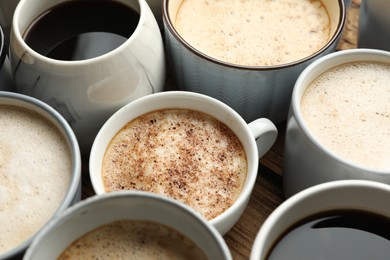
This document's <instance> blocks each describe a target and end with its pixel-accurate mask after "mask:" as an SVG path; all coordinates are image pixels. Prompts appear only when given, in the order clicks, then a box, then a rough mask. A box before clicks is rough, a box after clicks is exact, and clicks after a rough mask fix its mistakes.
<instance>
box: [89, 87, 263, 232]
mask: <svg viewBox="0 0 390 260" xmlns="http://www.w3.org/2000/svg"><path fill="white" fill-rule="evenodd" d="M172 95H174V96H175V99H178V100H179V99H183V98H188V99H194V98H196V99H201V100H206V101H211V102H212V103H213V104H215V105H214V106H219V107H221V108H222V109H223V110H225V111H228V113H229V115H230V116H231V118H234V120H237V121H238V122H239V124H240V125H241V126H242V127H241V128H242V130H243V131H245V136H246V137H248V139H249V138H252V139H253V142H252V141H251V142H250V144H248V148H249V149H250V150H251V152H250V153H248V151H247V150H245V151H246V157H247V165H248V171H249V170H250V169H252V166H251V165H250V164H251V162H257V161H258V158H259V156H258V150H257V147H256V141H255V139H254V137H253V135H252V133H251V132H250V129H249V126H248V124H247V123H246V122H245V121H244V119H243V118H242V117H241V116H240V115H239V114H238V113H237V112H236V111H235V110H233V109H232V108H231V107H229V106H228V105H227V104H225V103H223V102H222V101H219V100H217V99H215V98H213V97H210V96H207V95H204V94H200V93H196V92H189V91H167V92H159V93H154V94H150V95H148V96H144V97H142V98H139V99H137V100H135V101H132V102H131V103H129V104H127V105H125V106H124V107H122V108H121V109H119V110H118V111H117V112H116V113H114V114H113V115H112V116H111V117H110V118H109V119H108V120H107V121H106V123H104V125H103V126H102V127H101V129H100V131H99V132H98V134H97V135H96V138H95V140H94V142H93V144H92V148H91V153H90V160H89V169H90V170H89V174H90V179H91V183H92V186H93V188H94V190H95V192H96V193H97V194H100V193H101V191H99V190H98V189H97V187H99V186H100V185H99V184H97V183H96V181H94V180H95V178H96V176H94V175H95V174H96V173H95V174H93V172H94V171H96V170H95V168H96V166H95V163H96V159H91V158H93V157H94V156H96V155H95V154H96V153H97V150H98V149H103V148H99V147H98V142H100V141H99V139H100V138H101V136H102V135H103V134H104V132H105V131H108V132H111V131H110V130H109V128H110V125H111V124H112V122H115V121H116V120H118V119H117V117H118V115H120V114H124V113H126V112H125V111H126V110H129V109H130V108H132V107H134V106H135V107H138V106H140V105H139V104H140V103H145V102H154V100H156V99H160V98H161V97H163V98H164V99H167V98H170V96H172ZM130 110H131V109H130ZM206 113H207V112H206ZM209 114H210V115H211V116H213V115H212V113H209ZM140 115H141V114H140ZM140 115H138V116H140ZM213 117H215V116H213ZM218 120H220V119H218ZM230 120H231V119H230ZM227 125H228V124H227ZM228 126H229V125H228ZM229 128H231V127H230V126H229ZM235 134H236V135H237V137H239V135H238V134H237V133H235ZM112 137H113V135H112V136H111V137H110V138H112ZM240 141H241V142H242V143H243V140H242V139H241V138H240ZM243 145H244V144H243ZM244 148H245V147H244ZM104 150H105V148H104ZM253 171H256V173H255V174H249V173H247V175H246V180H245V184H244V186H243V188H242V190H241V192H240V195H239V196H238V197H237V199H236V200H235V201H234V202H233V204H232V205H231V206H230V207H229V208H228V209H226V210H225V211H223V212H222V213H221V214H219V215H218V216H216V217H215V218H213V219H210V220H209V221H210V223H211V224H212V225H214V226H219V225H220V224H221V223H222V222H224V221H226V220H228V219H230V218H231V217H232V216H233V215H234V214H235V213H236V212H238V211H239V209H240V207H241V206H242V205H244V204H245V202H246V200H247V199H248V198H249V197H250V195H251V193H252V190H253V187H254V185H255V182H256V178H257V171H258V164H256V165H253ZM103 193H107V192H106V191H104V192H103Z"/></svg>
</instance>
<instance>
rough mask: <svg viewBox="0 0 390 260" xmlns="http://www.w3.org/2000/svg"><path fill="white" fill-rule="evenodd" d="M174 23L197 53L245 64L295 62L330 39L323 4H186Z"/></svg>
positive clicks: (234, 0)
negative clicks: (198, 51)
mask: <svg viewBox="0 0 390 260" xmlns="http://www.w3.org/2000/svg"><path fill="white" fill-rule="evenodd" d="M173 24H174V26H175V28H176V30H177V31H178V32H179V34H180V35H181V36H182V37H183V38H184V39H185V40H186V41H187V42H188V43H189V44H191V45H192V46H194V47H195V48H196V49H198V50H200V51H201V52H203V53H205V54H207V55H209V56H212V57H215V58H217V59H220V60H222V61H226V62H229V63H233V64H240V65H257V66H270V65H277V64H285V63H289V62H293V61H296V60H299V59H302V58H305V57H307V56H309V55H311V54H313V53H315V52H316V51H318V50H319V49H320V48H322V47H323V46H324V45H325V44H326V43H327V42H328V40H329V39H330V37H331V36H330V21H329V17H328V14H327V11H326V9H325V8H324V7H323V5H322V3H321V1H319V0H299V1H297V0H278V1H270V0H246V1H243V0H186V1H183V2H182V4H181V6H180V8H179V10H178V13H177V15H176V17H175V19H174V21H173Z"/></svg>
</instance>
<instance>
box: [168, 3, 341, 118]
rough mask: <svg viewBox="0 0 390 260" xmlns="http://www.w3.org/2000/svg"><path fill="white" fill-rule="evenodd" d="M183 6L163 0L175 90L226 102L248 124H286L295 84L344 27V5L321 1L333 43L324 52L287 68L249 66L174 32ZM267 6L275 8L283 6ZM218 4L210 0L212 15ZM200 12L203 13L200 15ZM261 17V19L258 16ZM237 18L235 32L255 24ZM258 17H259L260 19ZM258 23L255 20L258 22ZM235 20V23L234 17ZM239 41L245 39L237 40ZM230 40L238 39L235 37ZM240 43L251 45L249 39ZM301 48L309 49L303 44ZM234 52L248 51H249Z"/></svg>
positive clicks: (327, 51) (318, 51)
mask: <svg viewBox="0 0 390 260" xmlns="http://www.w3.org/2000/svg"><path fill="white" fill-rule="evenodd" d="M183 2H185V1H183V0H164V1H163V6H162V11H163V22H164V32H165V34H164V36H165V43H166V49H167V59H168V62H169V63H168V64H169V66H170V70H171V71H172V75H173V77H174V79H175V80H176V84H177V86H178V87H179V88H180V89H181V90H188V91H193V92H197V93H202V94H206V95H208V96H211V97H214V98H216V99H218V100H220V101H222V102H224V103H226V104H227V105H229V106H230V107H231V108H233V109H234V110H236V111H237V112H238V113H239V114H240V115H241V116H242V117H243V118H244V119H245V120H246V121H247V122H251V121H252V120H254V119H256V118H260V117H265V118H268V119H270V120H271V121H272V122H273V123H275V124H277V123H280V122H283V121H285V120H286V118H287V113H288V104H289V101H290V99H291V93H292V89H293V87H294V82H295V81H296V79H297V77H298V76H299V74H300V72H302V70H303V69H304V68H305V67H306V66H307V65H309V64H310V63H311V62H313V61H314V60H316V59H317V58H319V57H321V56H323V55H325V54H328V53H331V52H333V51H335V50H336V47H337V43H338V40H339V39H340V37H341V32H342V29H343V27H344V23H345V5H344V1H343V0H322V3H323V5H324V6H325V8H326V9H327V13H328V14H329V18H330V21H331V22H330V24H329V28H330V32H329V40H328V42H327V43H326V44H324V46H323V47H321V48H320V49H319V50H317V51H315V52H314V53H313V54H311V55H308V56H307V57H304V58H300V59H297V60H294V61H291V62H286V63H285V64H278V65H261V66H247V65H240V64H235V63H231V62H226V61H222V59H217V58H214V57H211V56H210V55H207V54H205V53H204V52H203V51H201V50H199V49H197V48H196V47H194V46H193V45H191V44H190V43H188V41H186V39H184V38H183V37H182V36H181V35H180V34H179V32H178V31H177V29H176V28H175V19H176V17H177V13H178V9H179V8H180V7H181V6H182V5H183ZM194 2H198V1H194ZM226 2H233V1H226ZM263 2H264V3H266V2H268V3H277V2H280V1H263ZM299 2H300V1H299ZM202 3H203V2H202ZM215 3H217V4H218V3H220V1H211V2H210V8H213V9H211V10H218V7H216V4H215ZM233 3H236V4H240V3H239V1H234V2H233ZM248 3H249V2H248ZM196 12H197V13H202V11H199V10H197V11H196ZM194 13H195V11H194ZM231 13H232V17H234V15H235V14H234V10H233V11H231ZM236 16H237V15H236ZM258 16H261V15H260V14H259V15H258ZM239 17H240V18H241V19H240V20H239V21H237V24H235V27H234V28H233V29H234V31H239V30H240V28H241V27H243V26H245V25H246V19H248V20H251V18H250V17H249V18H246V17H242V16H239ZM256 18H259V17H257V16H256ZM256 18H253V19H252V20H256ZM204 19H205V20H202V21H199V22H196V21H195V22H192V23H191V26H193V28H194V30H195V29H196V28H197V27H199V26H206V25H208V24H210V23H213V22H214V21H213V22H210V21H207V20H206V19H207V18H204ZM227 19H230V18H227ZM231 19H232V20H233V19H234V18H231ZM258 20H259V19H258ZM258 20H256V21H258ZM229 21H230V20H229ZM221 23H223V22H221ZM258 23H260V22H258ZM309 24H310V22H309ZM232 27H233V26H232ZM233 29H232V31H233ZM256 30H260V29H256ZM224 31H226V34H228V32H227V31H229V32H230V29H229V28H226V30H224ZM211 34H213V35H214V34H216V32H214V33H213V32H212V31H210V32H209V33H208V34H206V36H205V37H209V35H211ZM231 34H233V33H231ZM266 35H268V34H267V32H264V34H261V33H259V37H260V36H264V37H265V38H267V36H266ZM237 37H241V36H240V35H238V36H237ZM275 37H277V36H275ZM279 37H281V38H282V37H284V36H280V35H279ZM231 38H234V36H232V37H231ZM302 38H305V37H302ZM302 38H301V39H302ZM230 41H233V40H231V39H227V40H225V42H226V43H229V42H230ZM242 41H243V42H245V43H247V41H246V40H242ZM291 42H295V41H294V40H290V43H291ZM299 44H301V45H305V43H299ZM244 45H245V44H244ZM217 48H218V47H217ZM221 48H223V46H222V47H221ZM236 48H237V49H240V48H243V49H244V48H247V46H244V47H236ZM248 48H249V47H248ZM254 49H255V50H254V51H253V52H254V53H253V55H256V54H257V52H258V51H260V50H262V49H265V46H257V47H254ZM267 53H283V48H282V49H278V48H275V49H272V50H270V51H268V52H267ZM226 56H228V54H226ZM261 58H263V57H261ZM259 59H260V58H259Z"/></svg>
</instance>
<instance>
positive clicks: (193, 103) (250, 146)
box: [89, 91, 277, 234]
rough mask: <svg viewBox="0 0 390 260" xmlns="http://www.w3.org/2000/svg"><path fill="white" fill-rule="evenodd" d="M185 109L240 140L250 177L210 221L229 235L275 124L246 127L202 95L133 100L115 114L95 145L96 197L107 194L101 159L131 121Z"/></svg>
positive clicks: (177, 94) (91, 164) (274, 132)
mask: <svg viewBox="0 0 390 260" xmlns="http://www.w3.org/2000/svg"><path fill="white" fill-rule="evenodd" d="M168 108H183V109H191V110H195V111H200V112H203V113H206V114H208V115H211V116H212V117H214V118H216V119H218V120H219V121H221V122H222V123H224V124H226V125H227V126H228V127H230V129H231V130H232V131H233V132H234V133H235V134H236V135H237V137H238V138H239V139H240V141H241V143H242V145H243V147H244V150H245V153H246V157H247V177H246V181H245V184H244V187H243V189H242V191H241V193H240V195H239V197H238V198H237V200H236V201H235V202H234V203H233V205H232V206H231V207H230V208H228V209H227V210H226V211H224V212H223V213H222V214H220V215H219V216H217V217H215V218H214V219H211V220H210V222H211V223H212V224H213V225H214V226H215V227H216V228H217V230H218V231H219V232H220V233H221V234H225V233H226V232H228V231H229V230H230V229H231V228H232V227H233V225H234V224H235V223H236V222H237V221H238V219H239V217H240V216H241V214H242V212H243V211H244V209H245V207H246V205H247V204H248V201H249V198H250V195H251V193H252V190H253V186H254V184H255V182H256V177H257V171H258V164H259V158H260V157H262V156H263V155H264V154H265V153H266V152H267V151H268V150H269V149H270V148H271V146H272V145H273V143H274V142H275V139H276V137H277V129H276V127H275V125H274V124H273V123H272V122H271V121H269V120H268V119H265V118H261V119H257V120H255V121H253V122H251V123H249V124H247V123H246V122H245V121H244V120H243V119H242V117H241V116H240V115H239V114H237V112H235V111H234V110H233V109H231V108H230V107H229V106H227V105H226V104H224V103H222V102H220V101H218V100H216V99H214V98H211V97H208V96H206V95H203V94H198V93H193V92H186V91H168V92H163V93H157V94H153V95H149V96H146V97H143V98H140V99H138V100H136V101H133V102H131V103H129V104H128V105H126V106H125V107H123V108H122V109H120V110H119V111H118V112H116V113H115V114H114V115H113V116H112V117H111V118H110V119H109V120H107V122H106V123H105V124H104V125H103V127H102V129H101V130H100V131H99V133H98V135H97V136H96V139H95V141H94V143H93V146H92V149H91V154H90V160H89V172H90V178H91V182H92V185H93V188H94V190H95V192H96V193H97V194H103V193H105V192H106V191H105V188H104V184H103V180H102V160H103V156H104V153H105V151H106V148H107V146H108V144H109V142H110V141H111V139H112V138H113V137H114V136H115V134H116V133H117V132H118V131H119V130H120V129H121V128H122V127H123V126H124V125H125V124H126V123H128V122H129V121H131V120H132V119H134V118H137V117H138V116H141V115H143V114H145V113H147V112H151V111H155V110H160V109H168ZM256 140H257V142H258V144H257V145H256Z"/></svg>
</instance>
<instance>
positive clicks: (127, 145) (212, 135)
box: [102, 109, 247, 219]
mask: <svg viewBox="0 0 390 260" xmlns="http://www.w3.org/2000/svg"><path fill="white" fill-rule="evenodd" d="M102 169H103V170H102V176H103V180H104V185H105V188H106V190H107V191H112V190H121V189H130V190H134V189H135V190H144V191H150V192H155V193H159V194H163V195H165V196H168V197H172V198H174V199H177V200H179V201H182V202H184V203H186V204H187V205H189V206H191V207H192V208H194V209H195V210H196V211H198V212H200V213H202V214H203V215H204V216H205V217H206V218H208V219H212V218H214V217H216V216H218V215H219V214H221V213H222V212H224V211H225V210H226V209H227V208H229V207H230V206H231V205H232V204H233V202H234V201H235V200H236V198H237V197H238V195H239V194H240V192H241V189H242V186H243V184H244V182H245V179H246V174H247V162H246V155H245V151H244V148H243V147H242V145H241V143H240V141H239V139H238V138H237V136H236V135H235V134H234V133H233V132H232V131H231V130H230V129H229V128H228V127H227V126H226V125H224V124H222V123H221V122H220V121H218V120H216V119H214V118H212V117H210V116H208V115H206V114H204V113H200V112H197V111H192V110H186V109H166V110H159V111H154V112H151V113H148V114H145V115H143V116H140V117H138V118H137V119H135V120H133V121H131V122H130V123H128V125H126V126H125V127H124V128H123V129H122V130H121V131H120V132H119V133H118V134H117V135H116V136H115V137H114V138H113V139H112V141H111V143H110V145H109V147H108V148H107V150H106V154H105V157H104V161H103V166H102Z"/></svg>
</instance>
